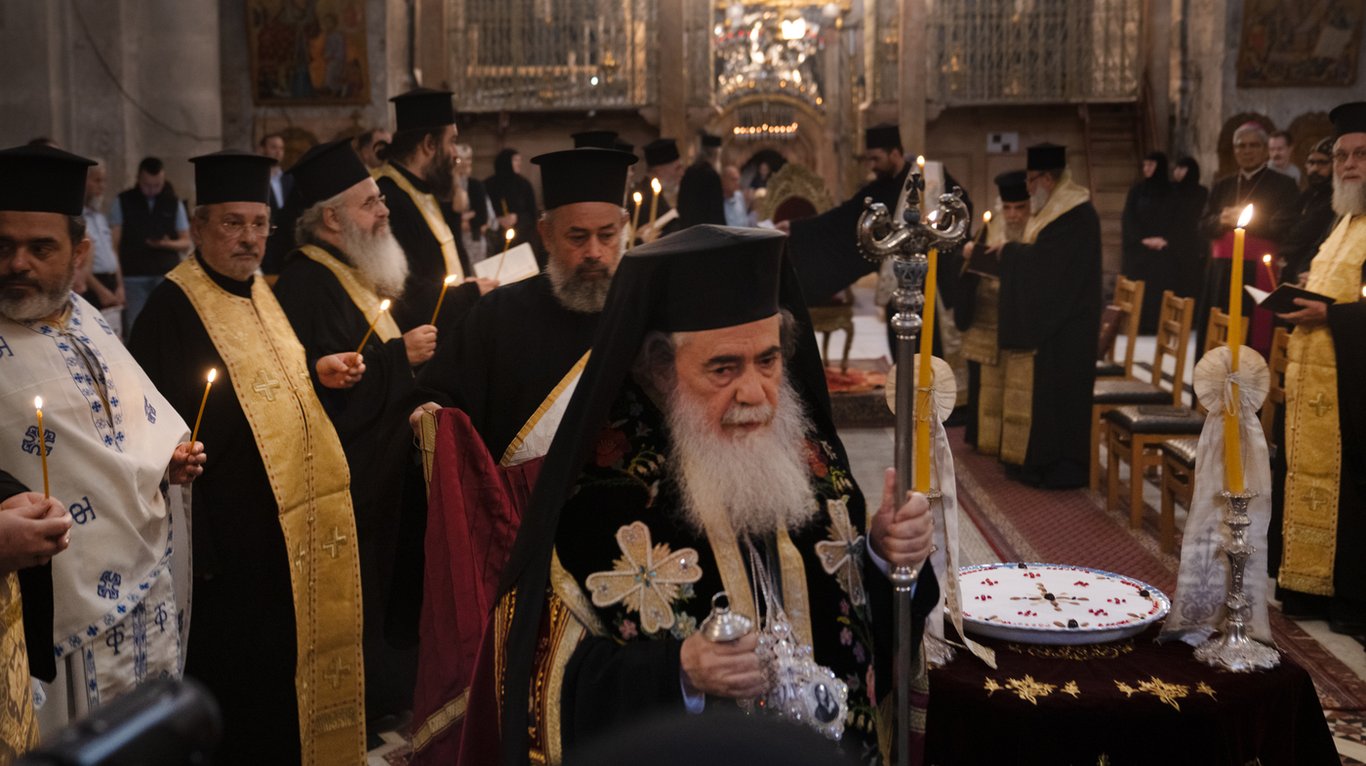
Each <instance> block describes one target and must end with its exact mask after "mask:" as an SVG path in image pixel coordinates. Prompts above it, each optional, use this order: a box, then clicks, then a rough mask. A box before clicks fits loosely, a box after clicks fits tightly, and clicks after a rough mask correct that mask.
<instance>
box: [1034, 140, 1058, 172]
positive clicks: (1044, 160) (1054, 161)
mask: <svg viewBox="0 0 1366 766" xmlns="http://www.w3.org/2000/svg"><path fill="white" fill-rule="evenodd" d="M1025 167H1027V168H1029V169H1030V170H1062V169H1063V168H1065V167H1067V147H1065V146H1058V145H1057V144H1034V145H1033V146H1031V147H1029V150H1028V154H1027V159H1026V161H1025Z"/></svg>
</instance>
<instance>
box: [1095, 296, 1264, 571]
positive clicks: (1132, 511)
mask: <svg viewBox="0 0 1366 766" xmlns="http://www.w3.org/2000/svg"><path fill="white" fill-rule="evenodd" d="M1243 327H1244V331H1243V337H1244V338H1246V337H1247V332H1246V327H1247V325H1243ZM1206 328H1207V329H1206V332H1205V352H1206V353H1208V352H1209V350H1210V349H1213V348H1217V347H1219V346H1222V345H1224V344H1225V343H1226V342H1227V341H1228V315H1227V314H1225V313H1224V312H1222V311H1220V310H1219V309H1217V308H1216V309H1211V310H1210V318H1209V324H1208V325H1207V326H1206ZM1197 407H1198V404H1197ZM1105 420H1106V433H1107V436H1108V439H1109V441H1108V444H1107V450H1106V451H1107V464H1108V465H1107V468H1108V474H1107V476H1106V492H1105V507H1106V509H1107V510H1112V511H1113V510H1115V509H1117V508H1118V507H1119V494H1120V483H1121V482H1120V478H1119V466H1120V464H1121V463H1128V464H1129V487H1128V489H1129V526H1130V527H1132V528H1134V529H1138V528H1139V527H1140V526H1142V524H1143V507H1144V506H1143V478H1144V476H1145V475H1147V473H1148V471H1149V469H1156V468H1157V467H1158V466H1161V465H1163V443H1164V442H1167V441H1169V440H1172V439H1179V438H1182V437H1198V436H1199V435H1200V431H1201V430H1202V429H1203V428H1204V427H1205V413H1204V412H1203V411H1201V410H1199V409H1192V408H1190V407H1183V406H1180V405H1170V404H1168V405H1126V406H1123V407H1117V408H1115V409H1113V410H1110V411H1109V412H1107V413H1105ZM1194 455H1195V449H1194V447H1191V448H1190V450H1189V456H1190V458H1191V469H1190V471H1189V476H1188V477H1187V478H1188V481H1194V464H1195V457H1194ZM1184 456H1185V454H1184V453H1183V454H1182V455H1181V457H1184ZM1181 478H1183V477H1182V476H1179V475H1173V480H1180V479H1181ZM1187 503H1189V500H1187ZM1188 507H1189V506H1188ZM1158 539H1159V541H1160V542H1161V544H1162V550H1164V551H1168V552H1170V551H1172V550H1173V549H1175V547H1176V509H1175V506H1169V505H1168V503H1167V502H1166V501H1165V498H1164V501H1163V502H1162V503H1161V514H1160V516H1159V521H1158Z"/></svg>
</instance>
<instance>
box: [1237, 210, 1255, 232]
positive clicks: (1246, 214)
mask: <svg viewBox="0 0 1366 766" xmlns="http://www.w3.org/2000/svg"><path fill="white" fill-rule="evenodd" d="M1249 223H1252V205H1248V206H1247V207H1245V208H1243V212H1242V214H1241V215H1239V216H1238V228H1240V229H1246V228H1247V225H1248V224H1249Z"/></svg>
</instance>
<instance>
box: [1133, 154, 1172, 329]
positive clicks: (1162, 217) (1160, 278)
mask: <svg viewBox="0 0 1366 766" xmlns="http://www.w3.org/2000/svg"><path fill="white" fill-rule="evenodd" d="M1159 172H1161V173H1162V174H1163V175H1162V176H1161V177H1160V178H1159V177H1158V176H1157V174H1156V173H1154V177H1153V178H1147V179H1144V180H1142V181H1139V182H1138V183H1136V184H1134V186H1133V188H1131V189H1129V196H1128V197H1127V198H1125V200H1124V217H1123V228H1122V235H1123V242H1124V263H1123V271H1124V275H1125V276H1127V277H1129V278H1130V279H1138V280H1142V281H1143V282H1144V292H1143V306H1142V309H1141V312H1140V315H1139V316H1140V319H1139V332H1141V333H1143V334H1145V335H1146V334H1149V333H1152V332H1153V330H1154V329H1155V328H1156V327H1157V315H1158V314H1159V313H1160V312H1161V311H1162V292H1163V291H1164V290H1176V289H1177V288H1178V284H1179V281H1180V278H1181V261H1180V260H1179V259H1178V256H1177V253H1176V252H1174V251H1173V250H1172V248H1171V243H1172V240H1173V239H1174V238H1175V237H1174V236H1173V226H1174V224H1176V223H1177V215H1176V209H1175V205H1176V202H1177V197H1176V194H1175V193H1174V192H1173V187H1172V185H1171V184H1170V183H1168V182H1167V179H1166V172H1167V171H1166V163H1165V162H1163V163H1162V164H1161V165H1160V166H1159ZM1149 237H1161V238H1163V239H1165V240H1167V247H1165V248H1163V249H1161V250H1153V249H1151V248H1149V247H1148V246H1147V245H1144V244H1143V240H1144V239H1147V238H1149ZM1177 294H1178V295H1182V294H1181V293H1177ZM1182 297H1188V296H1185V295H1182Z"/></svg>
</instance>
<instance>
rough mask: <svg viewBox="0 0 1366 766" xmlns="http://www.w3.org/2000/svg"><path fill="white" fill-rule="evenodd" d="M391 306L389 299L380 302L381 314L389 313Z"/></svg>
mask: <svg viewBox="0 0 1366 766" xmlns="http://www.w3.org/2000/svg"><path fill="white" fill-rule="evenodd" d="M389 305H390V301H389V299H388V298H385V299H384V300H382V301H380V302H379V310H380V312H385V311H388V310H389Z"/></svg>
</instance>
